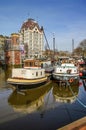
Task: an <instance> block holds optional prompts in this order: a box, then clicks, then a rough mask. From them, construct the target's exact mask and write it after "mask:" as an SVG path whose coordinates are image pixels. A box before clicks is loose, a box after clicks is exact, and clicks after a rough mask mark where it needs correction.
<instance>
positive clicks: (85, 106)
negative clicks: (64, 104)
mask: <svg viewBox="0 0 86 130" xmlns="http://www.w3.org/2000/svg"><path fill="white" fill-rule="evenodd" d="M67 84H68V86H69V89H70V91H71V93H72V94H73V96H75V97H76V100H77V101H78V102H79V103H80V104H81V105H82V106H83V107H84V108H86V105H85V104H84V103H83V102H82V101H81V100H80V99H79V98H78V97H77V96H76V95H75V94H74V92H73V90H72V88H71V85H70V84H69V82H68V83H67Z"/></svg>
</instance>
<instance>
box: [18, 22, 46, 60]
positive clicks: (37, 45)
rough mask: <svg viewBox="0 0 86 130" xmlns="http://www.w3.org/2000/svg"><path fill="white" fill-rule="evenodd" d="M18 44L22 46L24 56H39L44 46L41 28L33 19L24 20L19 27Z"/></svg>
mask: <svg viewBox="0 0 86 130" xmlns="http://www.w3.org/2000/svg"><path fill="white" fill-rule="evenodd" d="M20 45H22V46H24V54H23V56H24V57H25V58H34V57H37V58H41V57H42V52H43V47H44V35H43V28H42V27H41V28H40V27H39V25H38V23H37V22H36V21H35V20H34V19H28V20H27V21H25V22H24V23H23V25H22V27H21V29H20Z"/></svg>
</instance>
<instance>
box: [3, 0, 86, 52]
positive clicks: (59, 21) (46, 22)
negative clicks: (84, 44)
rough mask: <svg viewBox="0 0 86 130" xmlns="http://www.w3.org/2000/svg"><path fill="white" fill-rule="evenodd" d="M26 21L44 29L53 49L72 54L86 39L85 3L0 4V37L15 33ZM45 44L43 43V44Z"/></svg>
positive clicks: (32, 0) (28, 0)
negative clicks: (31, 20) (32, 20)
mask: <svg viewBox="0 0 86 130" xmlns="http://www.w3.org/2000/svg"><path fill="white" fill-rule="evenodd" d="M28 18H32V19H34V20H36V21H37V22H38V24H39V26H40V27H41V26H43V27H44V32H45V35H46V37H47V41H48V44H49V46H50V48H51V49H53V37H55V48H56V49H57V50H58V51H60V50H62V51H72V39H74V49H75V48H76V47H78V45H79V43H80V42H81V41H82V40H84V39H86V0H13V1H12V0H2V1H0V35H5V36H10V35H11V33H18V32H19V30H20V28H21V26H22V24H23V22H24V21H26V20H27V19H28ZM45 44H46V42H45Z"/></svg>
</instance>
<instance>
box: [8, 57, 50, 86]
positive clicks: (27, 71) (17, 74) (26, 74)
mask: <svg viewBox="0 0 86 130" xmlns="http://www.w3.org/2000/svg"><path fill="white" fill-rule="evenodd" d="M48 81H49V75H46V73H45V69H44V68H41V67H40V62H39V60H35V59H27V60H24V66H23V68H13V69H12V76H11V77H10V78H8V79H7V83H8V84H11V85H14V86H15V87H17V88H22V87H25V86H28V87H32V86H33V87H36V86H40V85H43V84H45V83H47V82H48Z"/></svg>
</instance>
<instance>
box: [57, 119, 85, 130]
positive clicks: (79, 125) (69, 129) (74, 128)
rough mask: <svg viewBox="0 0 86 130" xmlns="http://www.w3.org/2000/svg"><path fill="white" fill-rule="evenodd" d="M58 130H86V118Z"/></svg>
mask: <svg viewBox="0 0 86 130" xmlns="http://www.w3.org/2000/svg"><path fill="white" fill-rule="evenodd" d="M57 130H86V117H83V118H81V119H79V120H77V121H74V122H72V123H70V124H68V125H66V126H64V127H61V128H59V129H57Z"/></svg>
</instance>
